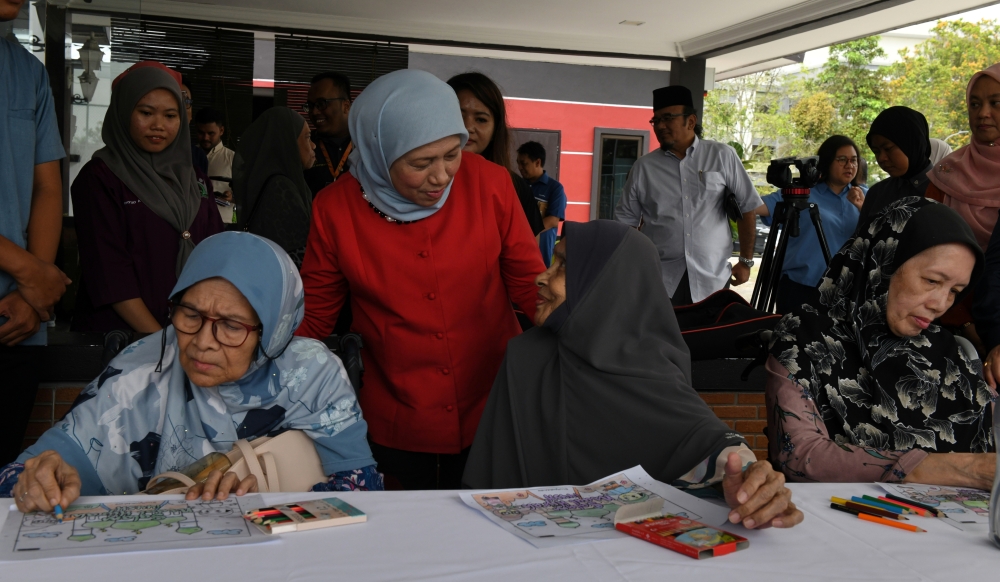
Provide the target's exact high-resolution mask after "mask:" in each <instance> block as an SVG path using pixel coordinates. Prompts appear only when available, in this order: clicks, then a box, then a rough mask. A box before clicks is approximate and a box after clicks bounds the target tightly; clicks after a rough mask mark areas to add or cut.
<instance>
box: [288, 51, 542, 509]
mask: <svg viewBox="0 0 1000 582" xmlns="http://www.w3.org/2000/svg"><path fill="white" fill-rule="evenodd" d="M349 125H350V129H351V135H352V136H353V138H354V144H355V150H354V152H353V153H352V154H351V170H350V174H348V175H345V176H344V178H342V179H340V180H338V181H336V182H334V183H333V184H331V185H330V186H327V187H326V188H325V189H324V190H322V191H321V192H320V193H319V195H318V196H317V197H316V200H315V201H314V202H313V218H312V225H311V228H310V232H309V242H308V245H307V247H306V255H305V260H304V262H303V265H302V281H303V284H304V285H305V302H306V317H305V320H304V321H303V322H302V325H301V327H299V329H298V331H297V334H298V335H302V336H307V337H313V338H323V337H326V336H327V335H329V333H330V332H331V331H332V329H333V326H334V324H335V323H336V321H337V316H338V314H339V312H340V310H341V308H342V307H343V305H344V302H345V298H346V297H347V294H348V290H350V297H351V299H350V300H351V307H352V309H353V312H354V323H353V326H352V329H353V331H356V332H358V333H360V334H361V336H362V338H363V339H364V342H365V349H364V351H363V355H364V362H365V371H366V374H365V385H364V388H363V389H361V390H360V391H359V394H358V396H359V400H360V402H361V408H362V410H363V411H364V415H365V419H366V420H367V421H368V430H369V440H370V441H371V442H372V450H373V453H374V455H375V459H376V460H377V461H378V463H379V469H380V470H381V471H383V472H384V473H386V475H387V476H389V477H390V482H391V477H395V478H396V479H398V480H399V482H400V484H401V485H402V486H403V487H404V488H406V489H434V488H448V489H452V488H454V489H457V488H459V487H460V484H461V476H462V471H463V469H464V465H465V458H466V456H467V455H468V448H469V447H470V446H471V445H472V440H473V437H475V435H476V428H477V426H478V425H479V417H480V415H481V414H482V411H483V407H484V405H485V404H486V398H487V396H488V394H489V390H490V387H491V385H492V384H493V379H494V377H495V376H496V373H497V370H498V369H499V366H500V362H501V360H502V359H503V356H504V352H505V350H506V347H507V341H508V340H510V339H511V338H512V337H514V336H515V335H517V334H518V333H519V332H520V327H519V326H518V323H517V319H516V318H515V316H514V311H513V309H512V307H511V300H513V301H514V302H515V303H516V304H517V305H518V306H519V307H520V308H521V309H522V310H524V312H525V313H526V314H528V315H529V317H533V316H534V312H535V301H536V299H537V288H536V287H535V283H534V280H535V277H536V276H537V275H538V274H539V273H541V272H542V271H544V270H545V267H544V265H543V264H542V259H541V255H540V253H539V251H538V245H536V244H535V239H534V236H532V234H531V229H530V227H529V226H528V222H527V219H526V218H525V217H524V213H523V212H521V209H520V206H519V203H518V199H517V195H516V194H515V192H514V188H513V186H512V184H511V181H510V176H509V174H507V171H506V170H505V169H504V168H501V167H500V166H498V165H496V164H493V163H491V162H487V161H486V160H485V159H483V158H482V157H480V156H478V155H475V154H471V153H468V152H465V153H463V152H462V151H461V149H462V146H463V145H464V144H465V141H466V140H467V139H468V133H466V130H465V126H464V123H463V121H462V114H461V111H460V109H459V105H458V99H457V98H456V97H455V92H454V91H452V90H451V88H450V87H448V85H446V84H445V83H444V82H442V81H441V80H439V79H437V78H436V77H434V76H433V75H431V74H430V73H426V72H423V71H416V70H403V71H396V72H394V73H390V74H388V75H385V76H383V77H381V78H379V79H377V80H376V81H375V82H373V83H372V84H371V85H369V86H368V87H367V88H366V89H365V91H364V92H363V93H362V94H361V95H360V96H359V97H358V99H357V100H356V101H355V103H354V105H353V106H352V107H351V113H350V117H349Z"/></svg>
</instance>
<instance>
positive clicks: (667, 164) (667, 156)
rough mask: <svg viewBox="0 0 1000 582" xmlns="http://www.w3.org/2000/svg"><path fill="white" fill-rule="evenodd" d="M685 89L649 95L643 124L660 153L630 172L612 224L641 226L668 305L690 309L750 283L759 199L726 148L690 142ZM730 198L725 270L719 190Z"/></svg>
mask: <svg viewBox="0 0 1000 582" xmlns="http://www.w3.org/2000/svg"><path fill="white" fill-rule="evenodd" d="M697 122H698V117H697V115H696V112H695V111H694V108H693V105H692V98H691V91H689V90H688V89H686V88H685V87H680V86H670V87H663V88H661V89H657V90H656V91H653V118H652V119H651V120H650V124H651V125H652V126H653V131H654V132H655V133H656V139H657V140H658V141H659V142H660V149H658V150H655V151H653V152H650V153H648V154H646V155H644V156H642V157H641V158H639V160H638V161H637V162H636V163H635V165H633V166H632V170H631V171H630V172H629V177H628V180H627V181H626V183H625V189H624V192H623V193H622V197H621V200H620V201H619V202H618V206H617V207H616V208H615V220H617V221H619V222H622V223H625V224H627V225H629V226H634V227H639V225H640V224H641V225H642V228H641V230H642V233H643V234H645V235H646V236H648V237H649V239H650V240H652V241H653V243H654V244H655V245H656V248H657V250H658V251H659V253H660V267H661V269H662V274H663V285H664V286H665V287H666V288H667V293H668V294H669V295H670V299H671V301H673V303H674V305H675V306H679V305H687V304H690V303H697V302H699V301H701V300H703V299H705V298H706V297H708V296H709V295H711V294H712V293H715V292H716V291H719V290H721V289H724V288H726V287H728V286H729V284H730V283H732V284H735V285H742V284H743V283H746V282H747V280H748V279H749V278H750V267H752V266H753V247H754V239H755V238H756V230H755V229H754V226H755V224H754V223H755V221H756V218H755V217H754V212H753V211H754V209H755V208H757V207H758V206H760V204H761V200H760V196H759V195H758V194H757V190H756V189H754V187H753V182H752V181H751V180H750V176H749V175H748V174H747V172H746V170H745V169H744V168H743V163H742V162H741V161H740V158H739V156H737V155H736V150H734V149H733V148H732V147H730V146H728V145H726V144H723V143H719V142H715V141H710V140H703V139H700V138H699V137H698V136H697V129H696V127H697ZM727 189H728V190H729V191H731V192H733V193H734V194H735V195H736V200H737V203H738V205H739V209H740V212H742V213H743V219H742V220H740V221H739V223H738V227H739V241H740V254H741V255H742V256H741V257H740V259H739V261H740V262H738V263H736V265H734V266H733V267H732V268H731V269H730V266H729V258H730V257H731V256H732V254H733V239H732V231H731V230H730V228H729V219H728V217H727V215H726V210H725V206H724V198H725V195H726V194H725V193H726V190H727Z"/></svg>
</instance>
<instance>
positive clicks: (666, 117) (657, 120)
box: [649, 113, 687, 127]
mask: <svg viewBox="0 0 1000 582" xmlns="http://www.w3.org/2000/svg"><path fill="white" fill-rule="evenodd" d="M678 117H687V115H684V114H683V113H664V114H663V115H660V116H659V117H654V118H652V119H650V120H649V124H650V125H652V126H653V127H656V126H657V125H660V124H661V123H662V124H663V125H667V124H668V123H670V122H671V121H673V120H675V119H677V118H678Z"/></svg>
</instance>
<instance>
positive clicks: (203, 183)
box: [71, 61, 223, 334]
mask: <svg viewBox="0 0 1000 582" xmlns="http://www.w3.org/2000/svg"><path fill="white" fill-rule="evenodd" d="M179 81H180V75H178V74H177V73H176V72H174V71H172V70H170V69H169V68H167V67H165V66H163V65H162V64H160V63H157V62H155V61H144V62H141V63H137V64H135V65H133V66H132V67H130V68H129V69H128V70H126V71H125V72H124V73H122V74H121V75H119V76H118V77H117V78H116V79H115V80H114V82H113V83H112V86H111V87H112V89H111V103H110V105H109V106H108V111H107V113H106V114H105V117H104V126H103V128H102V129H101V137H102V139H103V140H104V147H103V148H101V149H100V150H98V151H97V152H95V153H94V157H93V158H92V159H91V160H90V161H89V162H87V164H86V165H85V166H84V167H83V168H82V169H81V170H80V173H79V174H78V175H77V177H76V180H74V181H73V186H72V189H71V193H72V196H73V211H74V214H75V217H76V218H75V220H76V234H77V238H78V241H79V246H80V270H81V273H82V274H81V279H80V289H79V291H78V292H77V301H76V314H75V316H74V318H73V323H72V329H73V330H74V331H96V332H108V331H111V330H114V329H121V330H131V331H135V332H138V333H140V334H149V333H153V332H156V331H159V330H160V329H162V328H163V327H164V326H166V325H167V323H168V321H169V319H168V317H169V313H168V312H169V309H168V306H167V298H168V296H169V291H170V289H172V288H173V286H174V284H175V283H176V282H177V276H178V274H179V273H180V270H181V268H182V267H183V266H184V263H185V261H186V260H187V257H188V255H190V254H191V251H192V250H193V249H194V246H195V245H196V244H198V243H199V242H201V241H202V240H204V239H205V238H207V237H209V236H211V235H213V234H216V233H218V232H222V230H223V224H222V219H221V218H220V217H219V211H218V210H216V204H215V200H214V196H213V195H212V191H211V185H210V184H208V177H207V176H204V175H202V176H199V175H198V171H197V170H196V169H195V168H194V166H193V165H192V164H191V150H190V149H189V148H188V144H189V143H191V139H190V133H189V130H188V122H187V114H186V112H185V110H184V108H183V107H182V106H181V104H182V103H183V97H182V96H181V90H180V86H179Z"/></svg>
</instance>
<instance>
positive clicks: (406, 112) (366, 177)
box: [347, 69, 469, 221]
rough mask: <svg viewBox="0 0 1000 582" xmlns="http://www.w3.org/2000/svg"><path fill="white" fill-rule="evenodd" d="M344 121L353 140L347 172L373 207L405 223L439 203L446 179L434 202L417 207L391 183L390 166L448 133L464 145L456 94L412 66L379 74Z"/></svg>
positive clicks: (448, 188) (465, 136)
mask: <svg viewBox="0 0 1000 582" xmlns="http://www.w3.org/2000/svg"><path fill="white" fill-rule="evenodd" d="M347 125H348V127H350V130H351V139H352V140H354V151H352V152H351V156H350V160H351V174H353V175H354V177H355V178H357V179H358V181H359V182H361V186H362V187H363V188H364V190H365V194H366V195H367V196H368V201H369V202H371V203H372V204H373V205H374V206H375V207H376V208H378V209H379V210H381V211H382V212H383V213H385V214H386V215H387V216H391V217H392V218H395V219H396V220H404V221H410V220H420V219H421V218H426V217H428V216H430V215H432V214H434V213H435V212H437V211H438V210H439V209H440V208H441V207H442V206H444V203H445V201H446V200H447V199H448V194H449V193H451V183H449V184H448V186H446V187H445V190H444V195H443V196H441V199H440V200H438V202H437V204H435V205H433V206H429V207H424V206H420V205H419V204H415V203H413V202H410V201H409V200H407V199H406V198H404V197H403V195H402V194H400V193H399V192H397V191H396V189H395V188H394V187H393V186H392V179H391V178H390V177H389V167H390V166H392V163H393V162H395V161H396V160H398V159H399V158H401V157H403V156H404V155H405V154H406V153H407V152H409V151H411V150H413V149H416V148H418V147H420V146H424V145H427V144H429V143H433V142H435V141H437V140H439V139H442V138H445V137H448V136H451V135H457V136H459V138H461V140H462V143H461V145H460V146H459V147H465V142H467V141H468V140H469V132H468V131H466V129H465V122H464V121H462V109H461V108H460V107H459V105H458V96H457V95H455V91H454V90H453V89H452V88H451V87H450V86H448V84H447V83H445V82H444V81H442V80H441V79H438V78H437V77H435V76H434V75H432V74H430V73H428V72H426V71H418V70H415V69H404V70H401V71H395V72H392V73H389V74H387V75H383V76H381V77H379V78H378V79H375V81H373V82H372V84H371V85H368V87H366V88H365V90H364V91H362V92H361V95H359V96H358V98H357V99H355V100H354V104H353V105H352V106H351V113H350V115H349V116H348V118H347Z"/></svg>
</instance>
